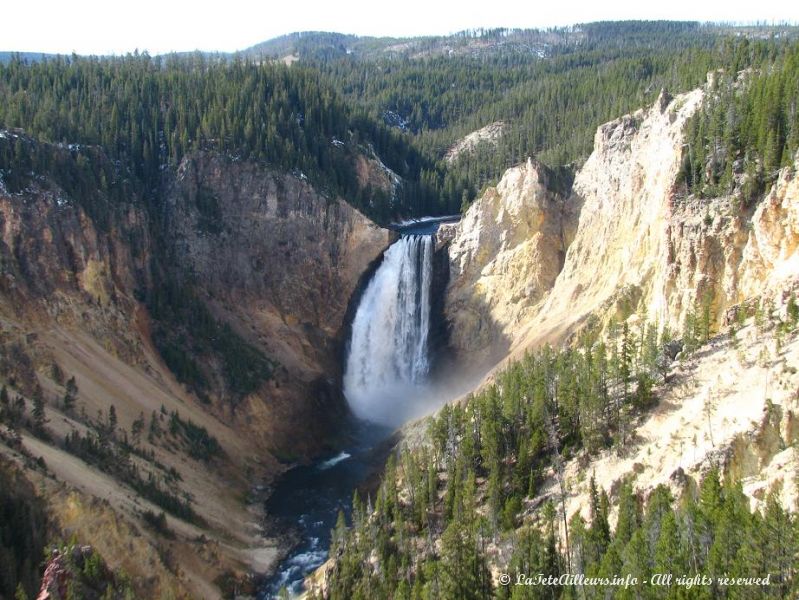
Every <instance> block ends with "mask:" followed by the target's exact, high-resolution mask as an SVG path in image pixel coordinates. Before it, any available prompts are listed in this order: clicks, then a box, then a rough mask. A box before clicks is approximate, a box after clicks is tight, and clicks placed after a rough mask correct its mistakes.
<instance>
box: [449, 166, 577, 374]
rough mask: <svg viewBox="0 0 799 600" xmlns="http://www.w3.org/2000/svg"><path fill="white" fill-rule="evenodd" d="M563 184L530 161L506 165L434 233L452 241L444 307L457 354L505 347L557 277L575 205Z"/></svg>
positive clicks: (492, 353) (476, 357)
mask: <svg viewBox="0 0 799 600" xmlns="http://www.w3.org/2000/svg"><path fill="white" fill-rule="evenodd" d="M566 183H567V182H566ZM564 188H566V186H565V185H563V182H561V181H559V180H558V178H557V176H556V175H555V174H554V173H553V172H552V171H550V170H549V169H548V168H547V167H545V166H544V165H542V164H540V163H538V162H534V161H532V160H528V161H527V163H526V164H524V165H520V166H517V167H514V168H512V169H509V170H508V171H506V172H505V175H504V176H503V177H502V179H501V180H500V182H499V184H498V185H497V186H496V187H495V188H489V189H488V190H487V191H486V192H485V193H484V195H483V197H482V198H480V199H479V200H477V201H476V202H475V203H474V204H473V205H472V206H471V207H470V208H469V210H468V211H467V212H466V214H465V215H464V217H463V219H462V220H461V221H460V222H459V223H458V224H456V225H444V226H442V228H441V229H440V231H439V234H438V236H439V240H441V241H442V242H443V241H445V240H446V241H448V243H449V261H450V284H449V287H448V289H447V293H446V306H445V313H446V314H447V316H448V317H449V321H450V325H451V345H452V346H453V349H454V350H455V351H456V353H457V354H458V356H459V358H461V360H465V361H468V362H473V363H481V362H485V361H487V360H490V359H491V358H492V357H493V358H496V357H497V356H499V355H501V354H502V353H503V352H504V351H506V350H507V347H508V345H509V343H510V342H511V341H512V340H513V336H514V335H515V334H514V332H515V331H516V330H517V328H518V326H519V324H520V323H523V322H524V321H525V320H527V319H529V318H530V317H531V316H532V315H531V310H532V308H533V307H534V306H535V304H536V303H537V302H538V301H540V300H541V299H542V298H543V297H544V296H545V295H546V293H547V292H548V291H549V289H550V288H551V287H552V285H553V284H554V282H555V278H556V277H557V276H558V273H559V272H560V270H561V269H562V267H563V257H564V253H565V251H566V248H567V247H568V245H569V241H570V238H571V237H572V236H573V230H574V228H575V225H576V216H577V210H578V209H579V206H574V204H571V203H569V202H568V201H567V200H566V198H565V194H564V191H565V189H564Z"/></svg>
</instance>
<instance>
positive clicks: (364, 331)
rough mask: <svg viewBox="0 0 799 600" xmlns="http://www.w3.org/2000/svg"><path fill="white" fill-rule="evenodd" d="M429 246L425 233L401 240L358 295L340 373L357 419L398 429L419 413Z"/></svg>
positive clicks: (425, 360)
mask: <svg viewBox="0 0 799 600" xmlns="http://www.w3.org/2000/svg"><path fill="white" fill-rule="evenodd" d="M433 246H434V242H433V237H432V236H431V235H408V236H404V237H401V238H400V239H399V240H398V241H397V242H395V243H394V244H393V245H392V246H391V247H390V248H389V249H388V251H386V254H385V256H384V258H383V263H382V264H381V265H380V267H379V268H378V270H377V272H376V273H375V275H374V277H373V278H372V281H371V282H369V285H368V287H367V288H366V291H365V292H364V295H363V298H362V299H361V303H360V305H359V306H358V310H357V312H356V314H355V320H354V321H353V325H352V338H351V340H350V347H349V353H348V356H347V364H346V368H345V372H344V395H345V396H346V398H347V401H348V402H349V404H350V408H351V409H352V411H353V412H354V413H355V415H357V416H358V417H359V418H362V419H366V420H369V421H373V422H376V423H380V424H383V425H399V424H401V423H404V422H405V421H407V420H408V419H411V418H413V417H416V416H420V415H421V414H423V412H424V409H425V405H426V403H425V402H424V398H425V394H424V393H423V391H424V390H423V389H422V388H423V386H424V384H425V383H426V380H427V375H428V373H429V370H430V357H429V348H428V336H429V333H430V300H431V298H430V289H431V283H432V273H433Z"/></svg>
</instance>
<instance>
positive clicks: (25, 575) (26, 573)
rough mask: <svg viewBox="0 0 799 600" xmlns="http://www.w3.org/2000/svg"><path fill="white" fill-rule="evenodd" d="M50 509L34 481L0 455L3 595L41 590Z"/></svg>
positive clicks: (0, 581) (0, 574)
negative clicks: (42, 565)
mask: <svg viewBox="0 0 799 600" xmlns="http://www.w3.org/2000/svg"><path fill="white" fill-rule="evenodd" d="M46 540H47V513H46V511H45V506H44V502H43V501H42V500H41V499H40V498H39V497H38V496H37V495H36V491H35V490H34V488H33V485H32V484H31V483H30V482H29V481H28V480H27V479H26V478H25V477H24V476H23V475H22V474H21V473H20V471H19V470H18V469H17V468H15V467H14V466H13V465H12V464H11V463H9V462H8V461H6V459H4V458H2V457H0V597H3V598H14V596H15V594H16V593H17V592H18V590H22V592H23V594H26V595H27V597H29V598H35V597H36V595H37V594H38V592H39V581H40V579H41V568H40V567H41V563H42V559H43V557H44V547H45V542H46Z"/></svg>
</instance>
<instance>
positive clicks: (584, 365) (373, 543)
mask: <svg viewBox="0 0 799 600" xmlns="http://www.w3.org/2000/svg"><path fill="white" fill-rule="evenodd" d="M665 339H666V338H665V337H664V336H661V337H660V338H659V337H658V334H657V327H655V326H646V325H645V326H644V327H643V328H642V331H641V332H640V333H637V334H636V333H634V332H631V331H630V330H629V328H628V327H627V326H626V325H624V326H612V327H611V334H610V338H609V342H608V343H605V342H602V341H598V342H597V341H596V340H595V339H594V337H593V336H591V335H590V334H587V333H586V334H584V335H583V337H582V340H581V342H580V344H579V346H578V347H576V348H574V349H567V350H562V351H555V350H553V349H551V348H549V347H545V348H543V349H542V350H540V351H538V352H536V353H533V354H528V355H526V356H525V357H524V359H522V360H520V361H518V362H516V363H514V364H512V365H511V366H509V367H508V369H507V370H505V371H504V372H503V373H501V374H500V375H498V377H497V381H496V383H495V384H494V385H491V386H489V387H487V388H486V389H485V390H484V391H482V392H481V393H480V394H477V395H475V396H471V397H469V398H468V399H467V401H466V402H465V403H464V404H463V405H461V404H455V405H452V406H449V405H448V406H445V407H444V408H443V409H442V410H441V412H440V413H439V414H438V415H437V416H436V417H433V418H431V421H430V425H429V433H428V437H429V441H430V443H429V446H426V447H423V448H422V449H421V450H419V451H413V452H410V451H404V452H403V453H402V454H401V455H400V456H399V458H395V457H391V458H390V460H389V462H388V464H387V466H386V471H385V474H384V478H383V483H382V486H381V488H380V491H379V492H378V495H377V497H376V499H375V505H374V514H373V515H372V516H371V518H370V517H369V516H368V515H366V514H364V512H365V511H364V508H363V507H362V505H361V503H360V501H359V500H358V499H357V498H356V499H355V501H354V507H353V528H352V529H351V530H349V531H348V530H346V529H345V527H344V524H343V522H340V524H339V527H338V528H337V530H336V532H335V534H334V539H335V542H334V544H333V547H332V549H331V552H333V553H335V554H340V555H341V559H340V562H339V567H338V568H339V571H338V572H337V576H336V578H335V580H334V590H335V593H334V594H333V596H332V597H333V598H391V597H422V598H427V597H430V598H436V597H442V598H486V597H491V582H490V578H489V577H488V576H487V574H486V573H487V571H486V569H487V566H486V555H485V545H486V544H487V543H488V540H490V539H492V538H495V537H496V536H499V535H507V534H508V532H512V531H514V530H515V528H516V527H517V526H518V525H519V520H520V517H521V512H522V507H523V506H524V503H525V500H526V499H530V498H534V497H535V495H536V490H537V489H538V487H539V486H540V484H541V482H542V480H543V478H544V473H545V471H546V470H547V469H549V468H550V467H552V466H554V469H555V472H556V474H557V476H558V478H559V479H560V468H561V465H562V458H563V457H565V456H569V455H572V454H573V453H574V452H575V451H576V450H577V449H579V448H585V449H587V450H588V451H589V452H594V451H597V450H598V449H600V448H603V447H607V446H609V445H611V444H616V445H618V446H622V445H624V444H625V443H626V442H627V440H628V438H629V436H630V435H631V432H632V429H633V423H634V419H635V416H636V415H637V414H638V413H640V412H641V411H642V410H646V409H647V408H649V407H651V406H652V405H653V404H654V402H655V397H654V394H653V384H654V383H655V382H656V381H657V380H659V379H660V373H661V365H662V363H663V362H668V360H669V359H668V357H667V355H666V350H665ZM398 480H401V481H402V482H403V485H404V487H405V489H406V490H407V494H404V495H405V496H406V498H407V499H406V500H404V501H403V502H400V500H399V497H400V494H399V489H398ZM478 482H479V484H478ZM478 499H480V504H481V505H484V506H485V507H486V510H485V513H484V514H483V513H482V512H480V513H478V512H477V511H476V507H477V506H478ZM367 512H368V511H367ZM553 519H554V517H553ZM555 530H556V526H555V524H554V523H550V534H549V535H550V537H551V536H554V531H555ZM439 536H440V537H441V541H442V549H441V551H440V552H436V551H433V549H432V548H431V547H427V549H426V550H424V551H421V552H420V551H418V550H417V549H416V548H415V544H416V538H425V537H426V538H430V539H432V538H433V537H439ZM553 539H554V538H553ZM374 548H376V550H377V558H378V564H379V570H376V571H374V572H373V571H372V570H371V569H368V568H366V569H364V568H363V565H365V564H366V562H365V561H367V560H368V559H367V557H368V556H369V553H371V552H372V549H374ZM551 560H553V561H554V560H556V557H555V556H554V555H553V556H552V557H551ZM408 586H410V587H408ZM417 588H418V591H417V592H413V593H412V594H411V595H410V596H408V595H407V594H406V592H407V593H411V590H417ZM401 590H405V591H402V592H401ZM417 593H418V594H421V596H416V595H413V594H417Z"/></svg>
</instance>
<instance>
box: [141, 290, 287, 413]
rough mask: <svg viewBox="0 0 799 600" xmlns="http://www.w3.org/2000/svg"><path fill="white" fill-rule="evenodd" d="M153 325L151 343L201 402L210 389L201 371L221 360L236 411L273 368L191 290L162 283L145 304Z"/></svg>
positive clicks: (204, 371)
mask: <svg viewBox="0 0 799 600" xmlns="http://www.w3.org/2000/svg"><path fill="white" fill-rule="evenodd" d="M147 304H148V307H149V309H150V314H151V315H152V317H153V319H155V321H156V324H155V327H154V328H153V331H152V337H153V341H154V342H155V346H156V348H158V351H159V352H160V353H161V356H162V357H163V359H164V362H165V363H166V364H167V366H168V367H169V368H170V370H171V371H172V372H173V373H174V374H175V376H176V377H177V379H178V381H180V382H182V383H185V384H186V385H187V386H188V387H189V388H190V389H192V390H193V391H195V392H196V393H197V394H198V396H199V397H200V398H202V399H206V394H207V392H208V391H209V390H210V389H211V384H212V382H211V381H209V379H208V376H207V373H208V372H209V369H207V368H206V367H205V366H206V365H207V364H208V363H209V362H210V361H211V360H213V358H214V357H219V358H220V359H221V363H222V365H221V374H222V376H223V378H224V381H225V383H226V385H227V387H228V391H229V396H228V399H229V401H230V402H231V403H232V404H233V405H234V406H235V405H236V404H237V403H238V402H239V401H240V400H241V399H242V398H244V397H245V396H247V395H248V394H251V393H252V392H255V391H257V390H258V388H259V387H260V386H261V384H262V383H263V382H265V381H268V380H269V379H270V377H271V376H272V371H273V369H274V367H275V364H274V363H273V362H272V361H270V360H269V359H268V358H267V357H266V356H265V355H264V354H263V352H261V351H260V350H259V349H257V348H255V347H254V346H252V345H251V344H249V343H247V342H246V341H245V340H243V339H242V338H241V337H240V336H239V335H238V334H237V333H236V332H235V331H233V329H232V328H231V327H230V325H228V324H227V323H224V322H222V321H220V320H218V319H216V318H215V317H214V316H213V315H212V314H211V312H210V310H209V309H208V307H207V306H206V305H205V303H204V302H203V301H201V300H200V299H199V298H198V297H197V295H196V293H194V292H193V287H191V286H188V285H179V284H177V283H174V281H165V282H163V284H162V285H157V286H155V287H154V288H153V290H152V292H151V294H150V297H149V299H148V302H147Z"/></svg>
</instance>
